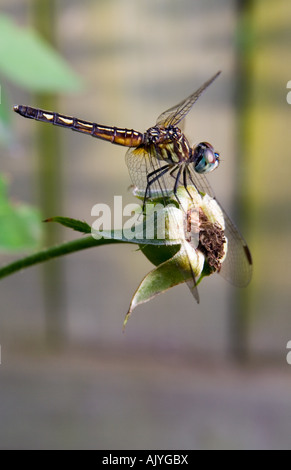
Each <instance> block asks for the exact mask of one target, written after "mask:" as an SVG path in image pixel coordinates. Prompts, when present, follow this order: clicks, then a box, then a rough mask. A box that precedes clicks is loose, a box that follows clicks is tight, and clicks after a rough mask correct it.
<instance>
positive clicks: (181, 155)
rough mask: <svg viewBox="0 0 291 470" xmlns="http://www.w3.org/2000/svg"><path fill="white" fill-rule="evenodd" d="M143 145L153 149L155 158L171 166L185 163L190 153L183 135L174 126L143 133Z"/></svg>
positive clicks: (157, 127) (155, 128)
mask: <svg viewBox="0 0 291 470" xmlns="http://www.w3.org/2000/svg"><path fill="white" fill-rule="evenodd" d="M145 145H146V146H149V147H152V148H153V149H154V153H155V156H156V158H158V159H159V160H164V161H166V162H168V163H171V164H174V163H179V162H184V161H187V160H188V159H189V157H190V153H191V148H190V146H189V143H188V140H187V139H186V137H185V135H184V134H183V132H182V131H181V130H180V129H179V128H178V127H174V126H169V127H160V126H155V127H151V128H150V129H148V130H147V132H146V133H145Z"/></svg>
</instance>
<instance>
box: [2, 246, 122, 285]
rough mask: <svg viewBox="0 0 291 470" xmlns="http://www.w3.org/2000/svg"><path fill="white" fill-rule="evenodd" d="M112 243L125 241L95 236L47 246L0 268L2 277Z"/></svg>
mask: <svg viewBox="0 0 291 470" xmlns="http://www.w3.org/2000/svg"><path fill="white" fill-rule="evenodd" d="M112 243H124V241H122V240H114V239H106V238H101V239H100V240H95V239H94V238H93V237H86V238H81V239H78V240H73V241H70V242H67V243H62V244H60V245H56V246H53V247H51V248H46V249H44V250H42V251H39V252H38V253H34V254H33V255H30V256H27V257H25V258H22V259H20V260H17V261H15V262H13V263H11V264H8V265H7V266H4V267H3V268H0V279H2V278H4V277H7V276H10V275H11V274H13V273H15V272H17V271H20V270H22V269H25V268H29V267H30V266H34V265H36V264H40V263H43V262H45V261H48V260H50V259H54V258H58V257H60V256H64V255H68V254H70V253H74V252H76V251H80V250H85V249H87V248H91V247H94V246H101V245H109V244H112Z"/></svg>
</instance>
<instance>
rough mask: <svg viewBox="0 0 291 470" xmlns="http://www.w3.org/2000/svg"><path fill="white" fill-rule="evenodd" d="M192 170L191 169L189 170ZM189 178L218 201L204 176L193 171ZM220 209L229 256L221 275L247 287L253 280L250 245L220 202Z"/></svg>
mask: <svg viewBox="0 0 291 470" xmlns="http://www.w3.org/2000/svg"><path fill="white" fill-rule="evenodd" d="M189 170H190V169H189ZM189 178H190V181H191V183H192V184H194V186H195V187H196V189H198V191H200V192H202V193H207V194H209V196H211V197H212V198H213V199H215V200H216V201H217V199H216V197H215V194H214V191H213V189H212V188H211V186H210V184H209V183H208V181H207V178H206V177H205V176H204V175H201V174H197V173H195V172H194V171H191V173H190V174H189ZM217 203H218V204H219V207H220V208H221V209H222V211H223V216H224V221H225V236H226V237H227V240H228V247H227V256H226V259H225V260H224V262H223V263H222V265H221V270H220V273H219V274H221V276H222V277H224V278H225V279H226V280H227V281H229V282H230V283H231V284H234V285H235V286H237V287H245V286H247V285H248V283H249V282H250V280H251V277H252V271H253V263H252V256H251V252H250V250H249V248H248V245H247V243H246V241H245V239H244V238H243V236H242V235H241V234H240V232H239V230H238V229H237V227H236V226H235V224H234V223H233V222H232V220H231V219H230V217H229V216H228V215H227V213H226V212H225V210H224V209H223V207H222V206H221V204H220V203H219V201H217Z"/></svg>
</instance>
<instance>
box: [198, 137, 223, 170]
mask: <svg viewBox="0 0 291 470" xmlns="http://www.w3.org/2000/svg"><path fill="white" fill-rule="evenodd" d="M193 163H194V170H195V171H196V173H209V172H210V171H213V170H215V168H217V167H218V165H219V154H218V153H217V152H214V149H213V147H212V145H211V144H208V143H207V142H202V143H200V144H198V145H197V146H196V147H194V149H193Z"/></svg>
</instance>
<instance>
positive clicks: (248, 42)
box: [0, 0, 291, 449]
mask: <svg viewBox="0 0 291 470" xmlns="http://www.w3.org/2000/svg"><path fill="white" fill-rule="evenodd" d="M41 1H42V0H39V3H41ZM32 3H33V2H29V1H28V0H27V1H26V0H25V1H20V0H9V1H8V0H2V2H1V7H2V8H1V13H6V14H8V15H10V16H11V17H12V18H13V19H14V20H15V21H16V22H18V23H19V24H21V25H23V26H27V25H32V24H33V15H32ZM243 3H245V5H243ZM290 13H291V11H290V2H288V1H287V0H279V1H277V2H272V1H270V0H264V1H263V0H257V1H253V2H236V1H235V0H221V1H220V2H217V1H214V0H207V1H205V0H203V1H202V0H197V1H193V0H181V1H175V0H162V1H159V2H157V1H154V0H140V1H138V2H136V1H134V0H123V1H118V0H106V1H105V0H103V1H102V0H96V1H93V0H84V1H82V2H81V1H72V0H71V1H68V0H59V1H58V2H57V14H56V17H55V22H54V24H53V25H52V27H53V28H54V36H55V38H56V43H57V50H58V51H59V52H60V53H61V54H62V55H63V57H65V58H66V60H67V61H68V63H69V64H70V65H71V67H72V68H73V69H74V70H75V71H76V72H77V73H78V74H79V76H80V77H81V78H83V80H84V83H85V86H84V89H83V91H82V92H80V93H78V94H70V95H68V94H67V95H66V94H63V95H62V96H60V97H58V100H57V106H58V109H55V111H59V112H61V113H66V114H69V115H75V116H77V117H79V118H83V119H86V120H92V121H95V122H98V123H100V124H104V125H115V126H119V127H128V128H132V127H133V128H134V129H136V130H140V131H143V130H145V129H147V128H148V127H150V126H152V125H153V124H154V123H155V120H156V118H157V116H158V115H159V114H160V113H161V112H162V111H164V110H165V109H167V108H168V107H170V106H172V105H174V104H175V103H177V102H179V101H180V100H181V99H183V98H184V97H186V96H187V95H189V94H190V93H191V92H192V91H194V90H195V89H196V88H198V87H199V86H200V85H201V84H202V83H203V82H204V81H205V80H206V79H208V78H209V77H210V76H211V75H213V74H214V73H215V72H216V71H218V70H222V75H221V76H220V77H219V79H218V80H217V81H216V82H215V83H214V84H213V85H212V86H211V88H209V89H208V90H207V92H206V93H205V94H204V95H203V96H202V97H201V98H200V99H199V101H198V102H197V104H196V105H195V107H194V108H193V110H192V112H191V113H190V115H189V117H188V118H187V121H186V134H187V135H188V136H189V138H190V141H191V142H193V143H197V142H200V141H203V140H207V141H209V142H211V143H212V144H213V145H214V146H215V148H216V149H217V150H219V152H220V154H221V157H222V163H221V165H220V167H219V169H218V170H217V171H216V172H215V173H214V174H213V175H210V177H209V180H210V182H211V184H212V186H213V187H214V189H215V191H216V194H217V195H218V198H219V200H220V201H221V203H222V204H223V206H224V207H225V208H226V210H227V211H228V212H229V213H231V214H232V215H233V218H234V220H235V222H236V223H237V225H238V226H239V227H240V229H241V231H242V232H243V234H244V236H245V238H246V239H247V241H248V243H249V245H250V248H251V251H252V254H253V257H254V277H253V280H252V283H251V284H250V286H249V287H248V288H247V289H244V290H242V291H238V290H237V289H236V288H234V287H232V286H230V285H228V284H227V283H226V282H225V281H224V280H223V279H222V278H220V277H219V276H217V275H215V276H212V277H211V278H209V279H206V280H204V282H202V284H201V286H200V297H201V304H200V305H199V306H198V305H196V304H195V303H194V300H193V298H192V296H191V294H190V293H189V291H188V289H187V287H186V286H181V287H178V288H175V289H172V290H171V291H170V292H168V293H166V294H165V295H162V296H160V297H158V298H156V299H154V300H153V301H152V302H149V303H147V304H145V305H143V306H141V307H139V308H138V309H137V310H136V311H135V312H134V314H133V317H132V318H131V319H130V321H129V323H128V325H127V329H126V332H125V334H123V333H122V323H123V319H124V315H125V313H126V311H127V308H128V305H129V303H130V299H131V296H132V294H133V292H134V291H135V289H136V287H137V286H138V284H139V282H140V281H141V279H142V278H143V276H144V275H145V274H146V273H147V272H148V271H149V270H150V269H151V265H150V263H149V262H148V261H147V260H146V259H145V258H144V257H143V256H142V255H141V254H140V253H138V252H136V251H135V248H134V247H132V246H130V245H128V246H120V245H116V246H108V247H100V248H98V249H95V250H94V249H91V250H89V251H87V252H82V253H79V254H75V255H72V256H70V257H68V258H66V259H63V260H62V261H54V262H52V263H51V264H52V265H53V266H54V268H52V270H54V269H55V272H57V273H58V276H56V277H55V281H56V282H55V285H54V284H53V281H52V280H50V281H48V283H47V284H46V281H45V282H44V279H46V277H44V276H43V268H42V267H37V268H32V269H30V270H27V271H23V272H22V273H20V274H17V275H15V276H13V277H11V278H7V279H4V280H2V281H1V285H0V292H1V329H0V343H1V351H2V364H1V367H0V398H1V399H0V448H9V449H11V448H12V449H14V448H96V449H105V448H107V449H114V448H115V449H116V448H118V449H130V448H132V449H143V448H147V449H163V448H164V449H174V448H175V449H217V448H219V449H222V448H232V449H247V448H248V449H249V448H262V449H268V448H276V449H278V448H290V447H291V437H290V436H291V424H290V423H291V394H290V388H291V366H288V364H287V361H286V356H287V352H288V351H287V349H286V345H287V342H288V341H289V340H291V324H290V275H291V273H290V265H291V263H290V262H291V259H290V248H289V240H290V208H289V207H290V196H291V190H290V181H289V180H290V168H291V165H290V161H291V158H290V155H289V150H290V144H291V141H290V140H291V139H290V131H289V128H290V116H291V107H290V105H288V104H287V102H286V95H287V91H288V90H287V89H286V85H287V82H288V81H289V80H291V70H290V68H291V67H290V63H291V62H290V45H291V20H290V18H291V15H290ZM246 21H248V22H249V23H247V24H248V25H250V26H251V28H250V27H248V26H246V24H245V23H244V22H246ZM28 54H29V51H28ZM19 73H21V70H20V71H19ZM4 84H5V86H6V85H7V90H8V92H9V100H10V101H11V106H12V105H13V104H16V103H18V104H29V105H32V106H34V105H35V106H37V105H39V103H38V102H37V100H36V97H35V96H32V95H30V94H28V93H24V92H23V91H22V90H21V89H20V88H17V87H16V86H12V85H11V84H8V83H7V84H6V83H5V82H4ZM2 93H3V86H2ZM39 126H43V125H42V124H41V123H36V122H34V121H27V120H24V119H21V118H20V117H19V116H16V115H15V116H14V121H13V132H14V134H15V146H14V150H13V151H11V150H10V151H6V152H5V151H4V150H3V151H2V152H1V153H2V155H1V172H3V173H5V174H7V175H9V178H10V182H11V187H10V194H11V196H12V197H13V198H15V199H16V200H21V201H26V202H29V203H30V204H32V205H35V206H38V207H39V205H40V202H39V191H38V189H37V188H38V186H39V182H38V181H37V147H36V145H35V143H36V139H37V138H36V133H37V132H38V130H37V128H38V127H39ZM53 135H55V136H58V137H56V138H58V139H60V142H61V144H60V145H61V152H60V159H61V161H60V168H59V174H60V175H61V176H60V180H61V181H60V182H61V194H60V197H61V200H60V206H59V209H58V210H57V213H56V214H55V213H54V214H51V213H44V214H43V216H44V218H46V217H49V216H52V215H65V216H69V217H75V218H80V219H83V220H86V221H87V222H88V223H92V222H93V220H94V219H93V218H92V217H91V215H90V214H91V208H92V207H93V205H94V204H96V203H98V202H102V203H107V204H109V205H110V206H112V205H113V196H114V195H122V196H123V197H124V203H127V202H135V201H134V199H133V197H132V196H131V194H130V192H129V191H128V190H127V188H128V186H129V184H130V180H129V176H128V172H127V168H126V165H125V162H124V154H125V151H124V149H123V148H121V147H118V146H111V145H110V144H108V143H104V142H100V141H98V140H94V139H91V138H88V137H86V136H82V135H79V134H76V133H72V132H70V131H68V130H63V129H58V128H53ZM51 192H54V187H53V186H52V187H51ZM47 197H48V198H50V194H47ZM46 229H47V227H45V230H46ZM48 230H49V229H48ZM73 237H74V235H71V234H70V231H68V230H64V231H62V232H61V236H60V240H68V239H70V238H73ZM10 259H11V257H9V256H8V255H5V254H1V264H2V265H4V264H6V263H8V262H9V261H10ZM52 272H53V271H52ZM48 298H51V299H52V298H53V299H54V300H53V302H51V304H50V302H48ZM50 309H51V310H50ZM54 333H55V334H56V335H57V336H58V341H55V342H54V338H53V335H54Z"/></svg>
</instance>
